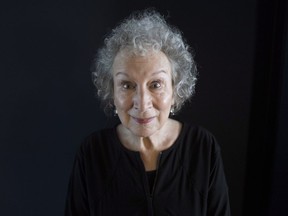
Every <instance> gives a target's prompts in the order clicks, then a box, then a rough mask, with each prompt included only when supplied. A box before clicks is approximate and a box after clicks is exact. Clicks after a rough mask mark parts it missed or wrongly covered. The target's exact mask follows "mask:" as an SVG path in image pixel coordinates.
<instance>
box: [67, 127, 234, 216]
mask: <svg viewBox="0 0 288 216" xmlns="http://www.w3.org/2000/svg"><path fill="white" fill-rule="evenodd" d="M158 160H159V163H158V167H157V171H156V172H155V174H154V175H155V176H154V177H153V174H151V173H149V174H148V176H147V173H146V171H145V168H144V165H143V162H142V160H141V158H140V154H139V152H134V151H130V150H128V149H126V148H125V147H124V146H123V145H122V144H121V143H120V141H119V139H118V137H117V133H116V127H115V128H111V129H104V130H102V131H98V132H95V133H93V134H92V135H90V136H89V137H88V138H87V139H85V141H84V142H83V144H82V145H81V147H80V150H79V151H78V153H77V155H76V158H75V163H74V168H73V172H72V174H71V178H70V183H69V189H68V193H67V202H66V210H65V215H66V216H76V215H77V216H88V215H89V216H96V215H97V216H100V215H103V216H109V215H113V216H114V215H125V216H126V215H127V216H130V215H131V216H134V215H135V216H136V215H138V216H140V215H145V216H152V215H156V216H164V215H165V216H168V215H169V216H174V215H175V216H176V215H178V216H186V215H187V216H188V215H190V216H191V215H193V216H198V215H199V216H200V215H203V216H204V215H209V216H210V215H211V216H217V215H219V216H220V215H221V216H228V215H230V207H229V197H228V188H227V184H226V180H225V175H224V171H223V165H222V159H221V153H220V148H219V145H218V144H217V142H216V140H215V138H214V137H213V135H211V134H210V133H209V132H208V131H207V130H205V129H203V128H200V127H195V126H191V125H188V124H183V127H182V130H181V133H180V135H179V137H178V138H177V140H176V141H175V143H174V144H173V145H172V146H171V147H170V148H168V149H167V150H165V151H163V152H161V154H160V155H159V159H158ZM150 175H152V177H151V176H150ZM149 176H150V177H151V178H150V177H149Z"/></svg>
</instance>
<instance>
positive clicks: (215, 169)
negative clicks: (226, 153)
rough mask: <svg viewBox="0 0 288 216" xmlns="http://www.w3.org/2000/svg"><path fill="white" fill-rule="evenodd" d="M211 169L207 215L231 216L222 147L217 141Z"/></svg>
mask: <svg viewBox="0 0 288 216" xmlns="http://www.w3.org/2000/svg"><path fill="white" fill-rule="evenodd" d="M210 167H211V169H210V179H209V191H208V209H207V215H209V216H230V215H231V213H230V204H229V195H228V186H227V183H226V178H225V174H224V167H223V162H222V158H221V152H220V147H219V146H218V145H217V143H216V141H215V148H214V151H213V152H212V155H211V165H210Z"/></svg>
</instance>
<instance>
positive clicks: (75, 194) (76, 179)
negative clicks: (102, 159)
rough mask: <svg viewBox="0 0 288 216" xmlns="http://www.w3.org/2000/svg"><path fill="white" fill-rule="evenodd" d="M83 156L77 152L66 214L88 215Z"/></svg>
mask: <svg viewBox="0 0 288 216" xmlns="http://www.w3.org/2000/svg"><path fill="white" fill-rule="evenodd" d="M85 176H86V175H85V166H84V162H83V156H81V154H79V153H78V154H77V155H76V157H75V161H74V166H73V170H72V173H71V176H70V181H69V185H68V191H67V197H66V206H65V216H88V215H89V205H88V200H87V187H86V182H85Z"/></svg>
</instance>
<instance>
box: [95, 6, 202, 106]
mask: <svg viewBox="0 0 288 216" xmlns="http://www.w3.org/2000/svg"><path fill="white" fill-rule="evenodd" d="M124 49H125V51H129V52H131V53H133V54H136V55H145V54H146V53H147V52H148V51H151V50H153V51H162V52H163V53H164V54H165V55H166V56H167V58H168V59H169V61H170V63H171V67H172V83H173V88H174V99H175V104H174V105H173V109H174V112H177V111H179V110H180V109H181V107H182V106H183V104H184V103H185V102H186V101H187V100H188V99H189V98H191V96H192V95H193V93H194V92H195V84H196V80H197V67H196V64H195V62H194V59H193V56H192V55H191V53H190V51H189V46H188V45H187V44H186V43H185V41H184V39H183V38H182V35H181V32H180V31H179V30H178V29H177V28H175V27H172V26H171V25H169V24H167V23H166V21H165V19H164V18H163V17H162V16H161V15H160V14H159V13H158V12H156V11H154V10H145V11H143V12H136V13H134V14H132V15H131V16H130V17H129V18H127V19H126V20H124V21H123V22H122V23H121V24H120V25H119V26H118V27H116V28H115V29H113V30H112V32H111V34H110V35H108V37H106V39H105V40H104V46H103V47H102V48H101V49H100V50H99V51H98V53H97V55H96V58H95V62H94V65H93V66H94V69H93V71H92V80H93V83H94V85H95V86H96V88H97V90H98V91H97V94H98V97H99V98H100V99H101V100H102V102H103V105H104V109H106V108H112V107H114V105H113V93H114V92H113V89H114V87H113V73H112V71H111V67H112V65H113V62H114V58H115V56H116V55H117V53H118V52H119V51H122V50H124Z"/></svg>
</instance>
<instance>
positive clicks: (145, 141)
mask: <svg viewBox="0 0 288 216" xmlns="http://www.w3.org/2000/svg"><path fill="white" fill-rule="evenodd" d="M180 129H181V125H180V123H179V122H177V121H175V120H168V122H166V125H164V126H163V127H162V128H161V130H159V131H156V132H155V133H154V134H152V135H151V136H148V137H139V136H136V135H134V134H133V133H132V132H131V131H130V130H129V129H127V128H125V127H124V126H123V125H122V124H121V125H119V126H118V128H117V132H118V136H119V138H120V141H121V143H122V144H123V145H124V146H125V147H126V148H128V149H129V150H132V151H138V152H141V153H145V152H146V153H148V152H160V151H163V150H164V149H166V148H169V147H170V146H171V145H172V144H173V143H174V141H175V140H176V138H177V137H178V134H179V132H180Z"/></svg>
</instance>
